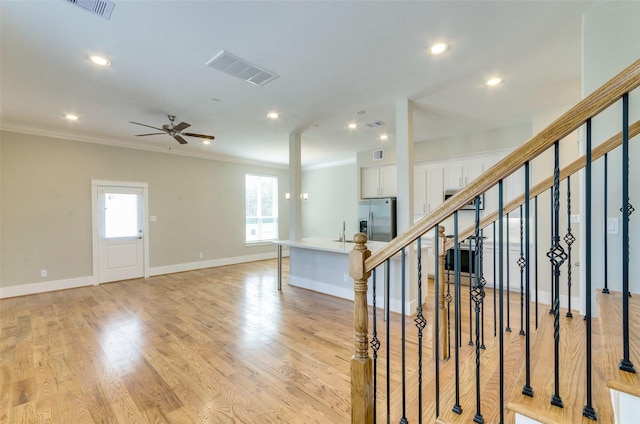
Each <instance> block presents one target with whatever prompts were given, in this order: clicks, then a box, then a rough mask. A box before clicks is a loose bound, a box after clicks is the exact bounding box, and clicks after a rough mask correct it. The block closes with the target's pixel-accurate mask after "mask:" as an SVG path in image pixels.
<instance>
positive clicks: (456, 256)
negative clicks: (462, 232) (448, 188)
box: [451, 211, 462, 414]
mask: <svg viewBox="0 0 640 424" xmlns="http://www.w3.org/2000/svg"><path fill="white" fill-rule="evenodd" d="M453 246H454V259H453V268H454V271H453V280H454V296H455V300H454V302H455V308H454V309H455V311H454V313H453V314H454V318H455V321H456V322H455V328H456V331H455V336H456V344H455V361H456V362H455V371H456V403H455V404H454V405H453V408H451V410H452V411H453V412H455V413H456V414H461V413H462V406H460V341H461V340H462V335H461V334H460V327H459V324H460V321H461V320H460V244H459V242H458V211H455V212H454V213H453Z"/></svg>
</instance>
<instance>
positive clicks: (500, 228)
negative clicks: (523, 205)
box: [498, 180, 504, 424]
mask: <svg viewBox="0 0 640 424" xmlns="http://www.w3.org/2000/svg"><path fill="white" fill-rule="evenodd" d="M503 190H504V182H503V180H500V181H499V182H498V237H499V238H500V242H499V243H498V249H499V253H498V270H499V271H498V272H499V277H498V279H499V281H500V286H499V287H500V290H499V293H500V300H499V307H500V311H499V323H500V332H499V333H500V336H499V337H498V344H499V349H500V360H499V361H498V362H499V369H500V421H499V422H500V424H502V423H504V332H503V331H502V328H503V325H504V308H503V303H504V296H503V293H504V275H503V274H504V268H503V261H504V254H503V253H504V252H503V244H504V238H503V229H504V199H503Z"/></svg>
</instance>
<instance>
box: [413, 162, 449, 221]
mask: <svg viewBox="0 0 640 424" xmlns="http://www.w3.org/2000/svg"><path fill="white" fill-rule="evenodd" d="M443 172H444V168H443V167H442V165H426V164H418V165H415V166H414V168H413V190H414V194H413V196H414V197H413V213H414V214H415V215H425V214H428V213H430V212H431V211H432V210H434V209H435V208H436V207H437V206H438V205H440V203H442V200H443V198H444V196H443V193H444V180H443Z"/></svg>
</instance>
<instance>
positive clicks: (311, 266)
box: [274, 238, 426, 314]
mask: <svg viewBox="0 0 640 424" xmlns="http://www.w3.org/2000/svg"><path fill="white" fill-rule="evenodd" d="M274 243H275V244H277V245H278V288H279V289H280V288H281V283H282V271H281V270H282V248H283V246H286V247H288V248H289V281H288V284H289V285H290V286H296V287H301V288H305V289H309V290H313V291H317V292H321V293H326V294H329V295H332V296H336V297H340V298H343V299H349V300H353V279H352V278H351V276H350V275H349V252H351V250H353V247H354V243H353V242H345V243H343V242H340V241H336V240H331V239H329V238H305V239H301V240H280V241H276V242H274ZM366 245H367V248H368V249H369V250H370V251H371V252H376V251H378V250H380V249H381V248H382V247H384V246H386V245H387V242H380V241H368V242H367V244H366ZM389 266H390V269H389V276H390V278H389V279H390V281H391V282H392V284H391V287H390V293H389V309H390V310H391V311H394V312H401V309H402V303H401V299H402V295H401V285H400V281H401V274H402V273H401V269H402V263H401V255H399V254H398V255H396V256H394V257H393V258H392V259H391V261H390V265H389ZM385 267H386V265H382V266H379V267H378V268H377V269H376V282H377V289H376V291H377V296H376V297H377V299H376V305H377V306H378V307H384V295H385V290H384V288H385V287H386V278H385V274H386V272H385ZM372 284H373V276H372V277H370V278H369V293H368V296H367V297H368V302H369V304H372V303H373V293H372ZM425 292H426V291H425ZM416 306H417V302H416V295H415V294H412V293H411V290H409V289H407V293H406V304H405V313H407V314H412V313H414V311H415V308H416Z"/></svg>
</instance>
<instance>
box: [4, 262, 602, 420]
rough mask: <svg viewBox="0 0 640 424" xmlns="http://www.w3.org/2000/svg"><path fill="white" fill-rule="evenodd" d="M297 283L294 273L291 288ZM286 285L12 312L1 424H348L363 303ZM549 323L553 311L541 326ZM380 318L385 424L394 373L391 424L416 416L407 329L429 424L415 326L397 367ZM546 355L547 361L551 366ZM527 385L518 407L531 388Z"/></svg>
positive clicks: (24, 300)
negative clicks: (356, 315)
mask: <svg viewBox="0 0 640 424" xmlns="http://www.w3.org/2000/svg"><path fill="white" fill-rule="evenodd" d="M287 270H288V263H286V261H285V264H284V267H283V273H284V281H285V282H286V279H287V277H288V275H287ZM276 275H277V265H276V261H275V260H268V261H260V262H252V263H248V264H240V265H231V266H225V267H218V268H210V269H204V270H198V271H191V272H184V273H178V274H171V275H165V276H158V277H152V278H149V279H147V280H144V279H139V280H129V281H122V282H117V283H109V284H103V285H100V286H93V287H84V288H79V289H72V290H64V291H57V292H51V293H42V294H37V295H31V296H23V297H17V298H11V299H3V300H0V424H5V423H6V424H14V423H44V422H48V423H64V424H66V423H143V424H144V423H252V424H260V423H331V424H334V423H336V424H337V423H349V422H350V417H351V412H350V359H351V356H352V354H353V324H352V320H353V303H352V302H351V301H347V300H343V299H338V298H334V297H331V296H326V295H322V294H319V293H314V292H311V291H307V290H304V289H299V288H296V287H290V286H288V285H286V284H284V285H283V290H282V291H281V292H278V291H277V290H276ZM429 286H430V287H429V289H430V290H429V301H428V302H427V304H426V305H425V309H424V314H425V317H426V318H427V326H426V327H425V328H424V332H423V340H422V345H423V346H422V347H423V363H422V369H423V377H422V378H423V418H424V421H423V422H425V423H432V422H434V421H435V405H434V399H435V385H434V383H435V371H434V366H433V362H432V361H431V358H432V350H431V349H432V340H431V334H432V332H431V324H432V322H431V321H432V320H431V314H432V310H433V305H432V301H431V300H432V299H433V293H432V288H433V285H432V284H429ZM461 292H462V294H463V302H462V308H461V312H462V314H463V315H462V320H461V327H462V346H461V348H460V356H461V360H462V361H463V362H462V365H461V376H462V377H463V385H462V393H461V397H462V401H463V402H464V405H463V408H464V410H465V414H464V415H465V417H469V418H468V419H470V418H471V417H470V416H469V415H468V414H467V412H468V413H471V414H472V413H473V410H474V408H475V403H474V390H471V389H472V388H473V387H474V384H473V382H474V367H473V365H474V364H475V356H474V352H475V349H474V348H473V347H471V346H469V345H468V342H469V340H470V338H471V334H470V328H469V315H468V314H469V309H468V303H467V302H468V301H467V300H465V299H467V298H468V290H466V288H463V289H462V290H461ZM378 301H379V302H380V303H382V299H381V298H380V299H379V300H378ZM484 304H485V343H486V347H487V349H486V351H483V357H484V358H486V359H485V360H484V361H485V362H483V367H485V368H483V369H484V370H485V371H484V372H486V373H487V374H488V373H489V370H490V369H495V368H496V360H495V356H496V355H497V353H496V352H497V349H496V348H495V345H496V344H497V339H496V338H495V337H494V329H493V293H492V290H490V289H488V290H487V296H486V298H485V303H484ZM505 304H506V302H505ZM509 304H510V306H511V310H510V312H511V314H510V326H511V328H512V329H513V332H512V333H507V334H505V342H506V343H507V345H508V346H509V348H508V352H506V358H505V369H506V371H507V373H509V375H511V374H514V375H515V376H517V375H518V374H519V373H520V366H519V363H520V362H521V358H522V355H521V352H522V346H523V345H524V338H523V337H522V336H519V335H518V331H519V329H520V311H519V309H520V298H519V294H517V293H511V296H510V302H509ZM532 310H533V307H532ZM547 311H548V307H547V306H541V307H540V315H544V314H546V313H547ZM378 318H379V319H378V328H377V330H378V338H379V339H380V340H381V342H383V346H382V347H381V349H380V351H379V352H378V360H377V366H378V391H377V393H378V397H377V403H378V420H379V422H382V421H386V410H387V409H386V408H387V397H386V394H385V388H386V384H387V381H386V378H385V375H386V372H385V369H386V366H387V362H388V364H389V368H390V369H391V377H390V379H389V380H390V381H389V386H390V389H391V395H390V396H389V405H390V416H391V421H392V422H398V420H399V418H400V417H402V416H403V408H404V407H405V405H403V402H402V398H401V396H399V394H400V393H401V392H402V391H403V390H404V389H403V385H402V374H401V369H402V368H401V367H402V361H401V349H400V345H399V343H398V342H397V341H398V340H399V339H400V335H401V331H402V328H401V327H402V324H403V323H404V325H405V327H406V331H407V342H406V343H405V350H406V353H407V356H406V357H407V358H408V359H407V361H406V364H405V365H406V371H407V372H406V402H407V405H406V414H405V415H406V418H408V419H409V422H417V414H418V412H417V396H418V389H417V387H418V385H417V384H416V383H417V379H418V370H419V369H420V366H421V365H420V364H419V363H418V362H417V360H416V358H417V351H418V348H419V344H418V338H417V330H416V326H415V323H414V321H413V320H414V318H415V316H412V317H406V318H405V319H402V318H401V317H400V316H399V315H397V314H391V319H390V322H389V330H388V333H389V338H390V339H391V340H392V346H391V347H390V348H389V357H388V359H387V353H386V350H385V349H386V348H385V347H384V341H385V339H386V338H387V330H386V328H385V323H384V321H383V320H382V310H381V309H379V310H378ZM546 318H547V317H545V319H546ZM574 320H575V321H577V320H580V321H581V319H579V318H574ZM541 321H542V319H541ZM372 324H373V323H372V322H370V324H369V328H370V331H371V330H372ZM505 325H506V317H505ZM532 325H533V324H532ZM541 326H542V325H541ZM452 331H453V330H452ZM452 337H453V332H452ZM545 349H546V348H540V349H537V350H538V352H539V353H541V356H540V358H542V359H540V361H547V362H548V360H549V359H548V358H549V356H548V354H545V352H547V351H546V350H545ZM492 352H493V353H492ZM492 357H493V358H494V359H491V358H492ZM464 361H467V362H466V363H464ZM512 367H513V369H511V368H512ZM507 368H509V369H507ZM544 369H545V368H535V369H534V372H535V373H537V372H539V371H541V372H543V373H544ZM547 369H548V367H547ZM453 375H454V362H453V361H448V362H442V363H441V371H440V382H441V383H440V384H441V388H442V389H443V392H442V394H441V395H442V396H441V401H442V402H441V414H443V415H441V416H442V418H445V415H444V414H445V412H446V411H449V410H450V409H451V406H452V405H453V398H452V394H451V389H450V388H451V387H452V385H453V383H452V381H453ZM515 376H514V378H511V377H509V380H510V382H509V384H510V385H509V386H508V387H507V388H506V393H509V392H510V391H511V390H512V388H513V387H514V386H515V385H521V384H522V382H521V381H517V378H516V377H515ZM496 378H497V377H495V373H494V374H493V375H492V376H491V377H490V378H488V379H487V381H486V382H484V383H483V384H484V386H483V387H484V388H483V396H484V399H485V401H488V402H489V404H494V407H493V408H491V407H483V414H484V416H485V422H494V421H495V419H496V416H497V415H496V414H497V413H498V411H497V410H496V408H495V405H497V403H498V401H497V394H496V393H497V392H496V390H497V381H496ZM516 381H517V383H516ZM516 389H517V388H516ZM447 390H448V391H447ZM507 413H508V416H507V420H506V421H507V422H512V418H513V417H512V413H510V412H509V411H507ZM446 415H447V416H448V415H450V414H446ZM471 416H472V415H471ZM460 418H463V420H467V418H464V417H460ZM456 422H459V421H456ZM465 422H466V421H465ZM601 422H606V421H601Z"/></svg>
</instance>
